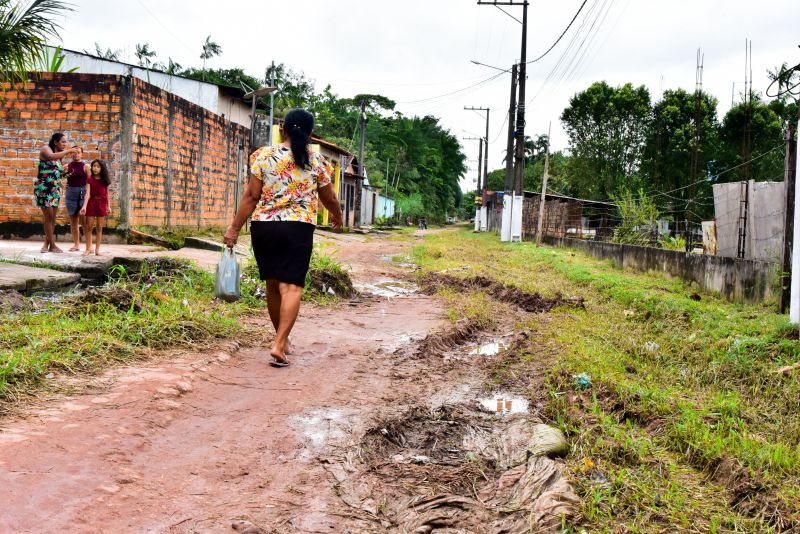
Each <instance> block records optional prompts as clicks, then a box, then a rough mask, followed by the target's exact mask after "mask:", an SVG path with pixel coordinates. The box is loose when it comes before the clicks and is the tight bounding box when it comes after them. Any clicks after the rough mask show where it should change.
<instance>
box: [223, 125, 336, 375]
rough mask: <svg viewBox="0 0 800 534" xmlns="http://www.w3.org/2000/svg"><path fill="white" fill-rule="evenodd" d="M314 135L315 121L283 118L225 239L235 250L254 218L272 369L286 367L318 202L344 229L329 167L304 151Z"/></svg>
mask: <svg viewBox="0 0 800 534" xmlns="http://www.w3.org/2000/svg"><path fill="white" fill-rule="evenodd" d="M313 130H314V116H313V115H311V113H309V112H308V111H306V110H304V109H293V110H292V111H290V112H289V113H288V114H287V115H286V119H284V123H283V138H284V142H283V143H281V144H280V145H277V146H265V147H261V148H259V149H258V150H256V151H255V152H254V153H253V154H252V155H251V156H250V167H251V171H252V177H251V180H250V183H249V184H248V186H247V189H246V190H245V192H244V195H243V196H242V201H241V203H240V204H239V211H238V212H237V213H236V216H235V217H234V218H233V222H232V223H231V225H230V227H228V230H227V231H226V232H225V235H224V237H223V241H224V243H225V245H227V246H229V247H232V246H233V245H235V244H236V241H237V240H238V238H239V231H240V230H241V228H242V226H244V223H245V221H246V220H247V218H248V217H250V216H251V215H252V222H251V224H250V237H251V239H252V243H253V254H254V255H255V258H256V262H257V263H258V271H259V275H260V278H261V279H262V280H265V281H266V282H267V309H268V310H269V317H270V319H271V320H272V325H273V326H274V327H275V341H274V343H273V346H272V350H271V351H270V354H271V355H272V361H271V362H270V365H272V366H273V367H286V366H287V365H289V361H288V360H287V358H286V355H287V353H288V350H289V333H290V332H291V331H292V327H293V326H294V322H295V320H297V314H298V313H299V311H300V299H301V298H302V296H303V287H304V286H305V281H306V273H307V272H308V266H309V263H310V261H311V250H312V247H313V242H314V228H315V226H314V225H315V223H316V221H317V207H318V204H319V202H318V201H322V204H323V205H324V206H325V208H327V210H328V211H329V212H330V216H331V221H332V222H331V224H332V226H333V228H334V229H338V228H340V227H341V226H342V208H341V206H340V205H339V201H338V199H337V198H336V193H335V192H334V191H333V186H332V185H331V173H332V172H333V168H332V167H331V165H330V164H329V163H328V162H327V161H326V160H325V158H323V157H322V156H321V155H320V154H316V153H312V152H310V151H309V149H308V144H309V139H310V138H311V132H312V131H313Z"/></svg>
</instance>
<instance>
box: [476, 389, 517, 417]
mask: <svg viewBox="0 0 800 534" xmlns="http://www.w3.org/2000/svg"><path fill="white" fill-rule="evenodd" d="M479 402H480V404H481V406H482V407H483V408H485V409H487V410H489V411H490V412H494V413H495V414H496V415H507V414H511V413H527V412H528V401H527V399H524V398H522V397H519V396H517V395H512V394H511V393H503V392H498V393H494V394H493V395H492V396H491V397H484V398H482V399H479Z"/></svg>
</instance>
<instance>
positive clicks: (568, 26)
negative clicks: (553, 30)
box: [498, 0, 589, 63]
mask: <svg viewBox="0 0 800 534" xmlns="http://www.w3.org/2000/svg"><path fill="white" fill-rule="evenodd" d="M588 1H589V0H583V2H582V3H581V5H580V7H579V8H578V11H576V12H575V15H574V16H573V17H572V20H570V21H569V24H567V27H566V28H564V31H563V32H561V35H559V36H558V39H556V40H555V42H554V43H553V44H552V45H550V48H548V49H547V50H545V51H544V53H543V54H542V55H541V56H539V57H537V58H536V59H532V60H530V61H528V62H526V63H536V62H537V61H539V60H540V59H542V58H543V57H545V56H546V55H547V54H549V53H550V51H551V50H553V48H555V47H556V45H557V44H558V43H559V42H560V41H561V39H562V38H563V37H564V35H565V34H566V33H567V32H568V31H569V29H570V28H571V27H572V23H574V22H575V19H577V18H578V15H580V14H581V11H582V10H583V6H585V5H586V2H588ZM498 7H499V6H498ZM503 12H504V13H505V11H503ZM506 14H507V13H506ZM509 16H511V15H509ZM512 18H513V17H512ZM514 20H516V19H514Z"/></svg>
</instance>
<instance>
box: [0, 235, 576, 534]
mask: <svg viewBox="0 0 800 534" xmlns="http://www.w3.org/2000/svg"><path fill="white" fill-rule="evenodd" d="M333 244H334V247H335V248H336V249H337V251H336V254H337V255H338V257H339V258H340V259H341V260H342V261H344V262H345V263H348V264H350V265H351V266H352V270H353V275H354V280H355V282H356V283H357V284H362V286H363V285H366V286H367V293H365V294H364V296H363V297H362V298H361V299H359V300H356V301H353V302H342V303H339V304H337V305H334V306H333V307H326V308H319V307H314V306H310V305H306V306H305V307H304V308H303V310H302V311H301V318H300V320H299V321H298V324H297V326H296V328H295V332H294V334H293V342H294V344H295V346H296V354H295V355H294V357H293V365H292V366H291V367H290V368H287V369H274V368H272V367H270V366H268V365H267V359H268V358H267V350H268V348H267V347H252V348H246V347H242V348H240V347H238V346H237V344H236V343H235V342H229V343H228V344H227V345H224V346H222V347H220V348H219V349H218V350H213V351H205V352H183V353H171V354H166V355H164V357H163V358H161V359H159V360H158V361H157V362H154V363H151V364H148V365H140V366H131V367H122V368H117V369H113V370H111V371H109V372H107V373H105V374H104V375H103V376H102V377H99V378H98V379H96V380H93V384H94V385H93V387H91V388H89V390H88V391H84V392H83V393H81V394H76V395H73V396H59V397H51V398H47V399H44V400H42V401H41V402H38V403H37V404H36V405H35V406H32V407H30V408H29V409H26V410H25V411H24V413H23V414H22V415H21V416H19V417H15V418H12V419H6V420H3V421H0V502H2V503H3V513H2V515H0V532H87V533H88V532H229V531H231V525H232V523H233V522H234V521H236V520H239V519H242V520H246V521H248V522H249V523H241V524H240V525H239V527H238V528H239V530H240V531H242V530H246V528H247V525H258V527H260V529H263V530H259V529H258V528H257V527H255V526H251V527H249V528H251V529H252V530H251V531H252V532H295V531H297V532H361V531H384V530H394V529H395V528H398V529H401V530H403V529H404V527H403V528H401V527H400V525H402V524H403V519H402V517H401V516H402V514H401V513H400V512H399V511H398V510H395V511H394V512H392V504H393V503H391V502H386V500H385V499H384V500H383V501H381V502H378V499H377V498H376V497H375V495H374V492H375V491H376V487H377V486H376V484H378V482H376V481H375V480H370V481H367V479H366V478H365V479H363V480H364V482H361V483H357V484H354V483H353V482H354V478H353V476H352V475H354V474H358V473H359V469H362V467H363V465H362V467H359V465H358V462H359V461H361V462H362V464H363V461H364V458H365V456H364V454H365V452H364V451H367V452H370V454H371V452H374V451H376V450H383V448H384V447H383V445H381V444H380V443H377V442H374V436H373V434H374V433H373V432H372V430H371V429H374V428H378V427H380V426H381V424H383V423H381V421H384V420H385V419H386V417H389V415H388V414H393V416H397V414H406V416H407V415H408V413H409V410H411V411H414V410H419V409H420V408H419V407H420V406H427V408H425V409H424V410H423V412H425V413H428V414H432V413H434V412H436V413H440V412H441V410H442V409H444V408H442V406H443V405H446V404H448V403H450V404H453V403H455V404H454V405H458V403H462V408H458V409H455V411H453V410H454V409H452V408H447V410H450V411H448V412H447V417H446V418H445V419H447V420H448V421H451V422H452V424H450V423H448V424H449V425H450V426H449V427H448V428H458V429H462V430H463V431H466V429H467V428H468V425H465V424H462V423H460V422H459V421H462V420H464V421H466V419H464V418H465V417H467V416H466V415H464V414H465V412H464V410H465V409H466V408H463V403H465V402H467V397H469V392H470V391H472V390H474V389H475V388H476V387H478V384H479V383H480V381H481V380H482V376H483V375H482V374H481V373H482V371H481V369H480V366H478V367H475V366H473V365H459V366H457V367H453V366H452V365H445V364H444V363H441V362H442V361H443V360H437V362H438V363H437V364H436V365H427V364H424V363H420V360H419V359H418V358H416V359H415V358H411V357H410V356H409V355H413V354H414V351H416V350H418V347H419V345H420V340H422V339H423V338H425V337H426V335H428V334H429V333H430V332H432V331H434V330H436V329H440V328H442V327H443V326H444V325H445V324H446V321H445V319H444V313H443V312H444V310H443V308H442V304H441V303H440V302H439V301H438V300H437V299H436V298H435V297H432V296H425V295H422V294H418V293H408V292H407V291H406V289H407V287H406V286H404V285H403V284H397V283H396V282H392V281H391V280H399V279H401V278H402V277H403V276H404V274H407V272H408V267H403V266H401V265H398V264H397V263H393V262H391V261H390V258H391V255H393V254H398V253H403V250H404V249H407V248H408V247H409V246H410V245H411V244H409V243H407V242H406V243H403V242H399V241H389V240H383V239H373V240H370V241H367V240H365V239H364V238H361V237H357V236H339V237H336V238H335V239H334V240H333ZM392 285H394V286H396V287H395V288H394V290H393V289H392ZM384 290H388V291H389V293H390V297H391V298H386V297H384V296H380V295H382V293H383V291H384ZM368 292H372V293H378V294H379V295H369V294H368ZM254 321H255V322H256V324H259V325H261V326H262V327H263V328H267V323H266V320H265V318H258V319H254ZM509 335H510V333H509ZM471 337H472V338H474V339H478V338H477V337H476V336H475V335H471ZM509 339H510V338H509ZM401 362H405V363H401ZM421 378H423V379H422V380H421ZM490 402H493V401H490ZM507 402H508V404H506V405H503V406H504V407H509V408H510V407H511V401H507ZM518 402H522V401H518ZM500 404H502V403H500ZM437 410H439V412H437ZM469 410H472V408H470V409H469ZM469 410H467V411H469ZM475 410H479V407H475ZM470 413H471V415H469V414H467V415H469V420H470V421H472V423H471V424H472V426H471V427H469V428H473V427H474V428H478V427H480V428H483V429H486V428H488V427H487V426H486V425H487V424H488V421H489V419H488V418H489V417H493V416H492V415H490V414H489V412H487V413H486V415H485V417H484V415H480V414H478V415H476V414H477V413H478V412H475V411H474V410H473V411H472V412H470ZM437 417H438V416H437ZM476 417H477V418H478V419H480V420H481V421H482V422H481V423H480V424H477V427H476V426H475V424H476V423H475V420H476ZM381 418H383V419H381ZM484 419H485V420H484ZM376 421H378V423H377V424H378V427H375V424H376ZM425 424H428V423H425ZM437 424H438V423H437ZM382 432H385V434H386V435H387V436H388V435H389V434H390V431H386V429H383V430H382ZM436 433H437V435H439V436H442V443H444V442H445V441H447V440H448V438H447V435H448V434H447V432H444V433H442V432H440V431H439V430H437V431H436ZM462 433H463V432H462ZM490 433H491V430H490ZM408 435H409V436H410V435H411V434H410V433H409V434H408ZM459 436H461V434H459V435H458V436H455V435H454V436H452V439H451V441H453V443H455V442H459V443H460V441H459V440H461V441H463V440H462V437H459ZM389 438H391V436H389ZM389 438H387V439H389ZM365 439H366V440H367V441H369V440H372V441H370V443H372V444H373V445H374V446H373V447H371V448H370V447H366V448H365V447H364V446H363V445H364V443H365V441H364V440H365ZM405 439H406V437H404V438H403V440H405ZM389 441H390V442H392V443H394V442H396V441H397V440H392V439H389ZM355 444H360V448H359V449H358V451H359V452H358V454H356V455H355V456H354V455H352V454H350V453H351V452H352V451H353V450H355V449H353V448H352V447H353V446H354V445H355ZM387 444H389V445H391V443H389V442H387ZM427 446H428V448H429V449H430V448H431V447H430V443H429V444H428V445H427ZM392 447H394V446H393V445H392ZM409 447H410V446H409ZM453 447H456V445H453V444H452V443H451V448H450V449H448V450H451V451H452V450H455V449H453ZM396 448H397V447H394V448H393V449H392V450H391V451H389V450H388V449H387V450H386V451H384V452H386V454H390V453H391V455H392V456H391V458H393V460H390V463H391V461H393V462H394V464H397V465H398V466H408V468H409V469H411V468H413V467H414V466H415V465H417V464H420V467H423V468H425V466H424V465H422V464H426V465H427V464H435V463H438V464H441V465H449V464H448V463H447V461H446V459H444V458H440V457H438V456H437V454H438V451H437V450H436V449H437V444H436V443H433V447H432V450H433V452H429V453H428V454H429V455H430V458H429V457H427V456H425V457H424V458H423V459H419V460H418V461H417V460H414V458H417V457H416V456H409V458H412V459H411V460H408V461H406V460H403V458H404V457H403V455H402V454H398V452H400V453H402V452H403V450H401V449H402V448H401V449H398V450H394V449H396ZM523 451H524V447H523ZM408 454H411V453H408ZM443 454H444V453H443ZM447 454H449V455H450V456H453V453H452V452H450V453H447ZM398 456H399V459H398ZM462 463H463V462H462ZM364 465H365V464H364ZM370 465H375V464H374V463H373V464H370ZM523 467H524V466H523ZM550 467H551V468H553V466H550ZM403 469H406V467H403ZM458 469H462V470H463V469H466V468H465V467H464V466H463V465H461V464H459V466H458ZM522 471H523V473H524V469H523V470H522ZM464 472H465V473H466V471H464ZM348 474H349V475H348ZM551 475H553V473H551ZM398 476H399V478H398ZM519 476H522V475H518V477H517V478H519ZM553 476H554V477H555V478H554V479H553V480H555V479H560V475H558V473H555V475H553ZM391 477H393V478H391ZM391 477H390V479H391V480H401V479H402V478H403V477H402V475H391ZM484 478H486V477H485V476H484ZM553 480H551V481H549V482H548V483H547V484H546V486H548V487H549V486H551V485H552V484H553ZM486 481H489V478H486ZM359 484H360V485H359ZM364 484H371V485H368V486H364ZM442 484H444V485H445V486H447V484H446V482H445V481H442ZM509 484H511V485H513V483H509V482H508V481H506V485H509ZM378 485H380V484H378ZM451 486H452V485H451ZM451 486H448V488H449V490H450V491H451V493H452V491H454V490H453V488H452V487H451ZM544 486H545V485H543V488H544ZM389 489H390V490H391V488H389ZM440 490H441V488H437V490H436V491H429V492H428V493H429V494H431V495H432V494H436V493H437V492H438V493H441V491H440ZM560 490H565V488H564V487H562V488H560ZM566 490H568V488H566ZM382 491H388V490H387V488H382ZM392 491H394V490H392ZM392 491H388V493H387V495H393V494H394V495H399V494H398V493H397V492H394V493H392ZM482 491H484V493H483V495H484V497H483V498H480V499H478V498H477V494H476V493H475V492H471V493H473V494H475V497H476V499H477V500H476V499H472V500H473V501H474V503H475V504H476V505H477V504H478V503H479V501H480V502H481V503H483V502H484V500H485V501H486V502H487V503H488V502H489V501H490V500H491V499H492V498H493V497H492V496H491V495H489V496H487V495H486V493H485V488H484V490H482ZM371 493H373V494H372V495H370V494H371ZM567 497H568V498H567V500H569V498H571V497H570V496H569V495H568V496H567ZM484 504H485V503H484ZM459 506H460V509H461V510H462V511H463V510H464V509H467V508H468V506H467V505H466V504H463V503H462V505H459ZM470 506H472V504H470ZM481 510H483V508H482V509H481ZM390 512H391V513H390ZM392 513H394V515H392ZM486 513H488V512H485V511H481V512H480V513H477V512H475V513H472V512H470V514H472V515H471V517H472V516H474V517H475V518H478V519H476V521H478V520H480V521H482V520H483V519H480V518H481V517H483V516H481V514H484V515H485V514H486ZM451 515H452V514H451ZM378 516H381V517H378ZM484 519H486V518H484ZM414 520H415V521H416V520H417V519H414ZM486 520H488V519H486ZM453 521H455V522H456V523H457V522H458V521H461V520H459V519H455V520H453ZM451 523H452V521H451ZM420 524H421V523H420ZM426 524H429V525H434V527H435V525H436V524H437V523H436V521H433V522H432V523H431V522H430V521H428V523H426ZM421 528H423V530H419V532H430V531H431V530H434V528H428V527H425V526H423V527H421ZM488 530H490V529H488V527H487V531H488ZM472 531H483V530H482V529H480V528H477V529H476V530H472Z"/></svg>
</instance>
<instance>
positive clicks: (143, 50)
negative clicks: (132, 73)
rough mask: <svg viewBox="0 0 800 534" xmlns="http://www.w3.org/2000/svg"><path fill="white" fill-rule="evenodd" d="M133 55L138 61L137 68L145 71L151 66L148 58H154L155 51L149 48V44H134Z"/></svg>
mask: <svg viewBox="0 0 800 534" xmlns="http://www.w3.org/2000/svg"><path fill="white" fill-rule="evenodd" d="M134 55H135V56H136V59H138V60H139V66H140V67H144V68H145V69H147V68H150V65H152V64H153V62H152V61H151V60H150V58H154V57H156V51H155V50H153V49H151V48H150V43H144V44H139V43H136V52H134Z"/></svg>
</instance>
